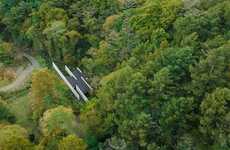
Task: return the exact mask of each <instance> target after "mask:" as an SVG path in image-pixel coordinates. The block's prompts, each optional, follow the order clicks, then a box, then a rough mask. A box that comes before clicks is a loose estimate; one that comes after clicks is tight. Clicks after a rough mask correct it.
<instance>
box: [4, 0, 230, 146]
mask: <svg viewBox="0 0 230 150" xmlns="http://www.w3.org/2000/svg"><path fill="white" fill-rule="evenodd" d="M0 32H1V33H0V34H1V40H0V42H1V44H0V58H1V57H3V55H4V57H5V56H7V57H9V56H11V55H12V54H10V52H7V51H6V50H5V49H7V48H5V47H10V46H11V44H12V43H14V44H15V45H17V46H27V47H29V48H30V49H32V50H33V52H35V53H36V54H37V55H41V56H42V57H44V58H45V59H46V61H47V64H50V62H51V61H56V62H57V63H59V64H62V63H65V64H68V65H71V66H81V67H82V68H83V70H84V71H85V72H86V73H87V74H88V76H89V77H90V81H91V83H92V86H93V87H94V90H95V92H94V94H93V95H92V97H91V100H90V102H89V103H87V104H79V105H76V104H75V103H76V102H75V101H74V100H72V99H71V97H68V96H67V95H69V94H70V93H68V90H67V89H66V88H65V87H64V84H62V83H60V82H59V81H58V79H57V78H56V76H55V75H54V74H53V72H52V71H50V70H49V69H42V70H40V71H37V72H35V73H34V75H33V77H32V88H31V93H30V94H31V97H30V98H31V100H30V101H31V105H30V107H31V110H30V111H31V120H32V122H33V124H34V126H33V130H32V131H30V132H31V133H30V134H32V135H34V136H35V137H36V138H32V139H30V140H31V142H33V143H34V144H35V145H36V144H37V145H38V146H37V147H38V149H71V148H73V149H76V150H84V149H92V150H96V149H109V150H110V149H114V150H115V149H119V150H120V149H121V150H139V149H143V150H166V149H167V150H168V149H169V150H170V149H178V150H192V149H198V150H206V149H210V150H227V149H230V2H229V0H213V1H211V0H197V1H196V0H194V1H189V0H60V1H58V0H2V1H1V2H0ZM8 49H9V48H8ZM0 61H2V59H1V60H0ZM4 110H5V108H4ZM9 115H10V113H9V114H8V113H7V114H6V117H5V119H2V118H3V117H4V116H3V117H1V118H0V119H1V120H6V121H7V120H8V119H9V118H8V117H7V116H9ZM9 121H10V120H9ZM11 123H12V121H11ZM5 128H6V130H5ZM8 128H13V130H16V129H17V128H20V129H18V130H19V131H17V132H21V131H22V130H23V134H24V130H25V129H21V127H18V126H9V127H8V126H3V127H0V137H1V138H0V144H4V146H5V145H6V147H11V146H12V143H9V144H8V143H7V142H4V141H9V140H8V136H9V138H11V137H10V135H11V134H10V133H8V132H10V131H8ZM2 134H4V135H5V139H4V138H3V137H2ZM15 138H16V137H15ZM18 138H20V139H21V140H20V141H15V139H12V141H13V142H15V144H17V142H19V143H18V145H22V147H23V146H25V147H29V146H33V145H32V144H31V143H30V141H28V138H27V137H26V136H24V135H22V134H21V133H20V134H19V135H18ZM1 141H3V142H1ZM7 144H8V145H7Z"/></svg>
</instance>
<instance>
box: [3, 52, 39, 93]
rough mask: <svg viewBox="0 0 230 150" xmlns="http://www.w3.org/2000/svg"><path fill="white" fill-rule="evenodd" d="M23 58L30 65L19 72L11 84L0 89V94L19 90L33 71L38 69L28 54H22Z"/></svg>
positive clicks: (33, 59)
mask: <svg viewBox="0 0 230 150" xmlns="http://www.w3.org/2000/svg"><path fill="white" fill-rule="evenodd" d="M23 56H24V57H25V58H27V60H28V61H29V62H30V64H29V65H28V67H27V68H26V69H25V70H23V71H21V72H20V74H18V75H17V78H16V79H15V80H14V81H13V82H12V83H11V84H9V85H6V86H4V87H0V92H14V91H17V90H20V89H21V88H22V87H23V86H24V85H25V83H26V82H27V80H28V79H29V77H30V76H31V74H32V72H33V70H35V69H38V68H39V67H40V66H39V63H38V62H37V61H36V59H35V58H34V57H32V56H30V55H28V54H23Z"/></svg>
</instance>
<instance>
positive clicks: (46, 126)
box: [40, 106, 77, 136]
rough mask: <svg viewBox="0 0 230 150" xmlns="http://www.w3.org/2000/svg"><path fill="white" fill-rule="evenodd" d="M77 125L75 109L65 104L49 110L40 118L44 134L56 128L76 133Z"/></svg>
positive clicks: (64, 131)
mask: <svg viewBox="0 0 230 150" xmlns="http://www.w3.org/2000/svg"><path fill="white" fill-rule="evenodd" d="M76 127H77V124H76V118H75V115H74V113H73V110H72V109H71V108H66V107H63V106H58V107H56V108H53V109H49V110H47V111H46V112H45V113H44V114H43V117H42V118H41V119H40V128H41V131H42V134H43V135H44V136H48V135H49V134H51V133H53V132H54V131H56V130H57V131H58V130H60V131H62V132H63V133H66V134H73V133H76Z"/></svg>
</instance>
